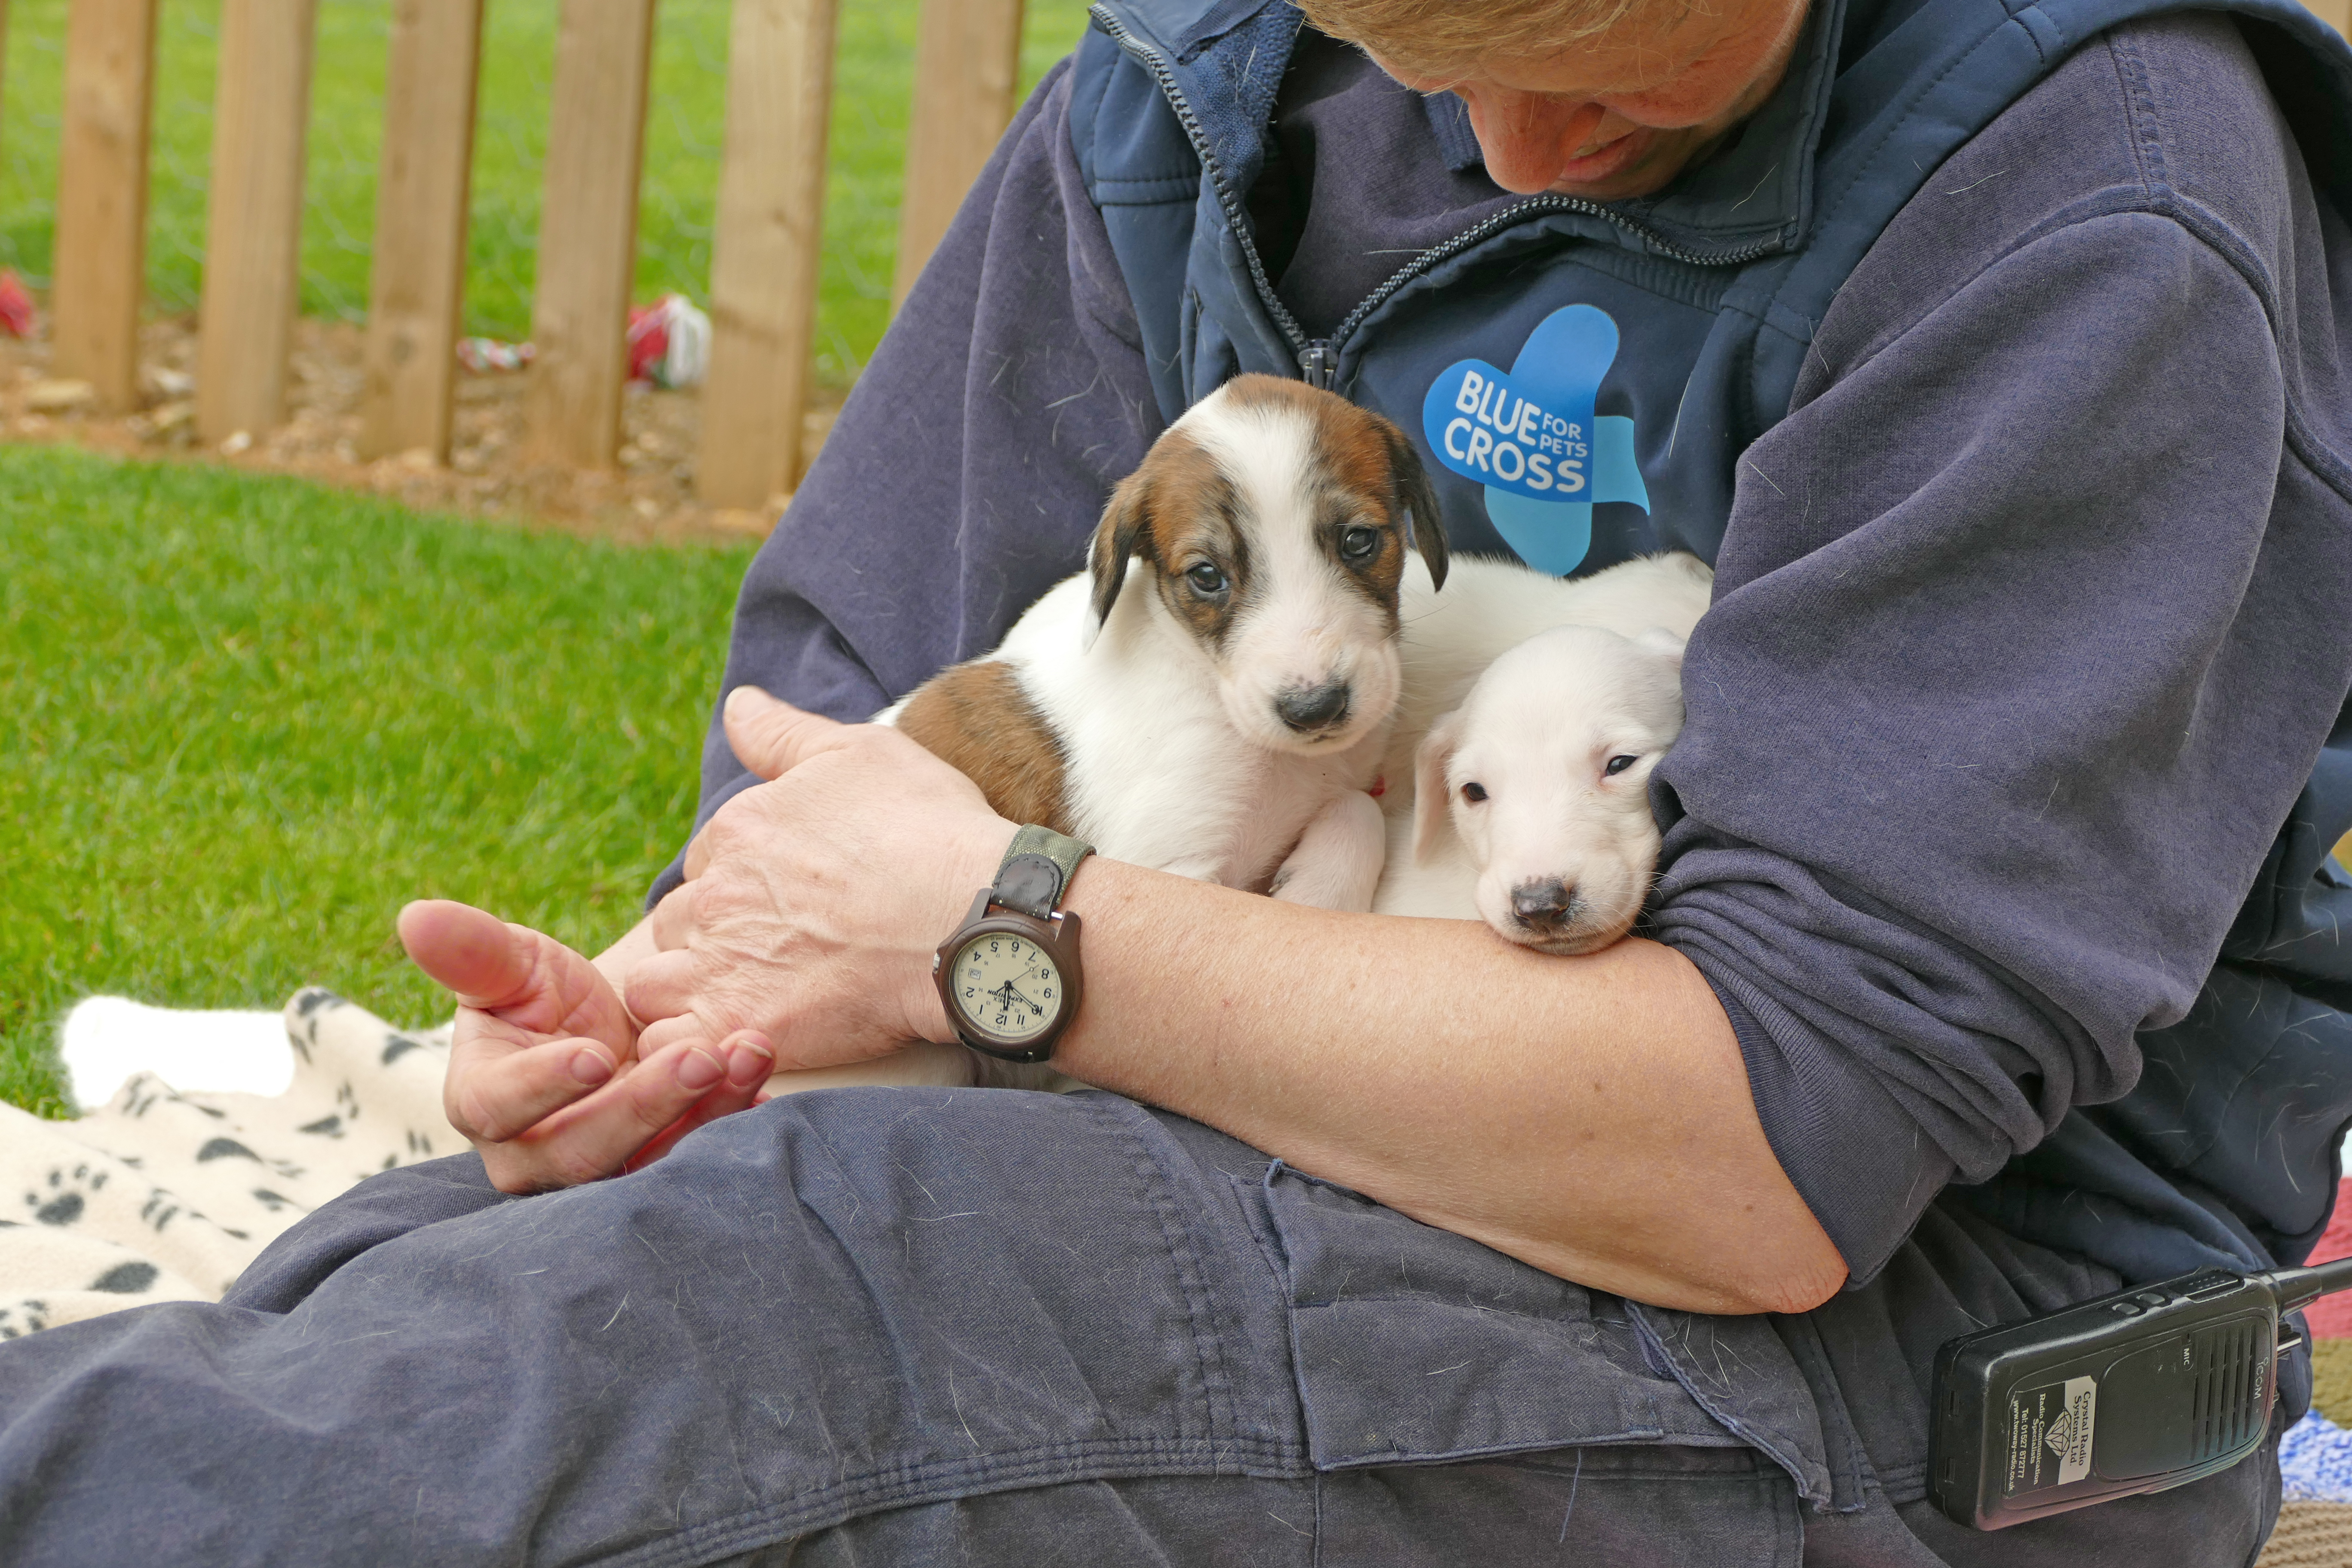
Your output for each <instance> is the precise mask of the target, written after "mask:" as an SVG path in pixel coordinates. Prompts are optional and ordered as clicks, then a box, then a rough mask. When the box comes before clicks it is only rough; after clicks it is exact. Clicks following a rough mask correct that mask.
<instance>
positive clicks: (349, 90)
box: [0, 0, 1086, 386]
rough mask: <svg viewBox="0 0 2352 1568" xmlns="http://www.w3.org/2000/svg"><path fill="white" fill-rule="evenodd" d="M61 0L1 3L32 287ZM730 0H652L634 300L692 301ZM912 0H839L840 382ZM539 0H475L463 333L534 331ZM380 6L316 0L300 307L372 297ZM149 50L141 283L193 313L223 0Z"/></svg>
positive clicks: (1055, 9)
mask: <svg viewBox="0 0 2352 1568" xmlns="http://www.w3.org/2000/svg"><path fill="white" fill-rule="evenodd" d="M67 5H68V0H14V3H13V4H10V5H6V6H5V7H0V13H5V17H6V26H7V32H8V37H7V71H6V81H5V91H0V266H8V267H14V268H17V269H18V270H19V271H21V272H24V273H25V274H26V275H27V276H28V277H30V278H31V279H34V280H35V281H36V283H37V284H45V283H46V282H47V277H48V272H49V247H50V238H51V231H52V228H53V226H54V223H55V218H56V213H57V184H58V169H57V160H58V107H59V103H60V100H61V97H62V89H63V77H64V39H65V16H66V9H67ZM918 5H919V0H849V3H846V4H845V5H843V6H842V8H841V43H840V48H839V51H838V55H837V63H836V67H835V98H834V114H833V135H832V174H831V183H830V185H829V187H828V190H827V193H826V199H825V233H824V279H823V283H822V292H821V295H820V300H819V305H818V353H817V361H818V363H817V372H818V374H819V376H820V378H821V379H822V380H824V382H826V383H827V384H832V385H835V386H845V385H846V384H848V382H849V381H850V380H851V379H852V378H853V377H854V376H855V375H856V372H857V369H858V367H859V366H861V365H863V364H864V363H866V358H867V357H868V356H869V355H870V354H871V353H873V350H874V345H875V343H876V342H877V341H878V340H879V339H880V337H881V335H882V329H883V327H884V325H885V324H886V323H887V319H888V315H889V299H890V277H891V268H892V264H893V259H894V257H895V255H896V252H897V240H898V173H899V163H900V160H901V159H902V157H903V156H904V152H905V144H906V136H907V113H908V89H909V87H910V86H911V83H912V79H913V69H914V66H913V54H914V41H915V15H916V11H917V8H918ZM729 8H730V0H662V3H661V5H660V6H659V8H658V10H657V12H656V28H657V34H658V39H657V45H656V58H655V62H654V81H653V90H652V95H651V102H650V106H649V111H648V114H647V120H646V174H645V183H644V185H643V187H642V189H643V196H642V200H641V212H642V216H641V219H640V226H639V227H640V237H639V243H638V262H637V281H638V289H639V293H640V296H641V297H643V298H648V299H649V298H651V297H652V296H654V295H655V294H657V293H659V292H661V291H663V290H665V289H676V290H677V291H679V292H681V293H684V294H688V295H690V296H692V297H693V298H695V299H696V300H701V301H703V302H705V303H707V302H708V301H709V291H710V290H709V279H710V222H711V209H712V203H713V198H714V196H715V195H716V193H717V186H718V179H719V142H720V139H721V132H722V128H723V125H724V122H725V111H726V79H727V17H728V12H729ZM556 9H557V7H556V0H490V5H489V9H488V22H487V25H486V26H485V37H484V45H483V67H482V88H481V104H480V110H479V113H478V122H477V128H476V136H475V161H474V213H473V225H472V237H471V243H470V247H469V249H470V257H469V261H468V268H467V299H466V315H467V329H468V330H469V331H478V332H486V333H489V334H492V335H494V336H498V337H507V338H519V337H521V336H523V335H524V334H525V332H526V331H528V330H529V327H530V291H531V278H532V274H533V270H534V254H535V253H534V247H535V242H536V238H537V235H538V229H539V198H540V171H541V163H542V160H543V157H544V153H545V148H546V144H547V109H548V83H549V78H550V75H551V70H552V67H553V63H554V58H555V16H556ZM391 10H392V0H325V4H323V5H320V7H319V42H318V63H317V66H316V68H315V73H314V76H313V81H312V88H311V121H310V175H309V184H308V187H307V189H308V196H309V206H308V213H307V216H306V218H305V222H304V228H303V237H302V272H303V278H302V294H303V298H302V308H303V310H305V311H308V312H310V313H312V314H320V315H331V316H343V317H349V318H352V319H357V318H359V317H361V316H362V315H363V314H364V313H365V310H366V305H367V289H368V250H369V237H370V235H371V233H372V232H373V227H374V221H375V171H376V154H377V150H378V146H379V143H380V139H381V134H382V130H383V123H382V122H383V62H384V40H385V37H386V32H387V29H388V27H389V25H390V16H391ZM162 14H163V36H162V43H161V45H160V47H159V50H158V67H157V69H158V85H157V89H156V100H155V145H154V165H153V174H152V195H151V197H150V225H151V226H150V231H149V236H148V286H149V289H150V292H151V294H152V298H153V300H154V302H155V304H156V306H157V307H158V308H159V309H162V310H193V309H194V307H195V303H196V299H197V294H198V291H199V289H200V286H201V283H202V278H203V257H204V241H205V181H206V178H207V175H208V172H209V169H210V157H211V135H212V113H213V61H214V54H215V44H216V42H217V39H218V36H219V16H220V0H169V4H167V5H164V6H163V13H162ZM1085 25H1086V6H1085V5H1084V3H1083V0H1031V3H1030V5H1029V7H1028V17H1027V23H1026V26H1025V30H1024V44H1023V49H1022V90H1023V91H1024V92H1026V91H1027V90H1028V89H1029V87H1030V86H1031V85H1033V84H1034V82H1035V81H1036V79H1037V78H1038V77H1039V76H1040V75H1042V74H1043V73H1044V71H1045V68H1046V67H1047V66H1049V65H1051V64H1052V63H1053V62H1054V61H1055V60H1056V59H1058V58H1061V57H1062V56H1063V55H1064V54H1066V53H1067V52H1068V51H1069V49H1070V48H1071V47H1072V46H1073V45H1075V44H1076V42H1077V38H1078V35H1079V33H1080V31H1081V30H1082V29H1083V28H1084V26H1085Z"/></svg>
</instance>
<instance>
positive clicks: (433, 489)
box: [0, 316, 840, 542]
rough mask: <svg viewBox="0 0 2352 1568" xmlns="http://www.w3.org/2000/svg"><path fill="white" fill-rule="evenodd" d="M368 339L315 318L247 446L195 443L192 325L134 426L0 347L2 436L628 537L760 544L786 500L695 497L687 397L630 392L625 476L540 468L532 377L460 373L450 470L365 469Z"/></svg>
mask: <svg viewBox="0 0 2352 1568" xmlns="http://www.w3.org/2000/svg"><path fill="white" fill-rule="evenodd" d="M361 342H362V329H361V327H360V326H359V325H358V324H357V323H355V322H349V321H316V320H310V319H307V318H306V319H305V320H304V321H301V322H300V323H299V326H298V327H297V329H296V331H295V343H294V353H293V363H292V366H291V371H292V374H291V377H290V381H289V388H288V402H289V405H290V406H289V419H288V422H287V423H286V424H285V425H284V426H280V427H279V428H278V429H276V430H271V431H264V432H256V433H255V434H254V435H253V436H252V437H249V438H247V439H243V440H240V439H238V438H237V437H231V438H230V439H229V440H228V441H226V442H225V443H222V444H221V445H218V446H205V445H200V444H199V443H198V441H197V439H196V432H195V402H194V392H195V370H196V332H195V321H194V317H193V316H178V317H166V318H163V319H159V320H156V321H150V322H148V323H147V324H146V325H145V326H144V327H143V328H142V330H141V334H140V384H141V395H142V407H141V408H140V409H138V410H137V411H136V412H134V413H131V414H126V415H109V414H102V413H100V412H98V411H97V410H96V409H95V408H94V406H93V404H92V399H91V397H90V395H89V387H88V385H87V384H83V383H79V382H68V381H60V380H58V379H57V378H55V377H53V376H52V375H51V374H50V369H49V347H48V344H47V342H45V341H43V340H41V339H38V338H35V339H24V340H19V339H13V338H5V337H0V441H5V442H10V443H17V444H23V443H47V442H65V443H71V444H74V445H78V446H81V447H88V448H89V449H91V450H93V451H100V452H110V453H115V454H118V455H121V456H124V457H136V458H162V459H170V460H180V461H188V462H206V463H215V464H220V465H224V466H226V467H229V468H239V469H247V470H254V471H262V472H268V473H281V474H299V475H300V476H302V477H303V478H305V479H315V480H318V481H320V482H321V483H324V484H329V485H333V486H336V487H338V488H340V489H351V490H361V491H365V492H368V493H371V494H374V495H381V496H385V497H388V498H390V499H392V500H397V501H400V502H401V503H403V504H404V505H406V506H411V507H416V508H419V509H423V510H436V511H453V512H457V513H460V514H462V515H467V516H475V517H484V518H502V519H509V520H517V521H523V522H526V523H531V524H537V525H541V526H546V527H551V528H555V529H560V530H562V531H566V532H571V533H576V534H580V535H583V536H586V537H591V538H599V539H614V540H621V541H627V542H679V541H688V540H712V539H729V538H733V539H740V538H744V537H747V536H748V537H753V538H761V537H765V536H766V534H767V533H768V531H769V530H770V529H771V528H772V526H773V525H774V522H775V516H776V513H777V512H778V511H779V510H782V502H783V501H784V500H786V499H788V498H786V497H782V496H779V497H777V498H776V499H775V503H774V504H773V505H772V506H770V507H767V508H762V509H761V510H756V511H744V510H725V509H719V508H713V507H707V506H704V505H702V504H701V503H700V502H699V501H698V500H695V498H694V455H695V448H696V446H697V444H698V440H699V438H700V433H701V407H700V402H699V395H698V393H696V392H695V391H693V390H690V389H688V390H683V391H666V390H662V389H658V388H655V387H650V386H646V385H643V384H635V383H632V384H631V385H630V387H629V389H628V393H627V395H626V396H625V398H624V399H623V401H622V412H621V427H622V442H621V452H620V466H619V468H616V469H614V470H613V471H612V472H609V473H591V472H583V471H581V470H578V469H573V468H557V467H551V466H548V465H544V464H533V463H530V462H529V461H527V460H526V458H525V457H524V452H525V440H524V429H523V387H524V383H525V379H526V377H527V375H528V374H529V373H528V372H495V371H494V372H488V373H484V374H472V373H469V372H467V371H464V370H462V369H461V370H460V371H459V372H458V373H457V422H456V423H457V428H456V437H455V440H454V441H453V442H452V448H451V453H450V462H449V466H448V467H446V468H442V467H440V466H438V465H437V464H436V463H434V462H433V461H432V460H431V458H430V456H429V455H428V454H426V453H425V452H422V451H419V452H411V453H406V454H403V455H400V456H396V457H389V458H379V459H377V460H376V461H373V462H362V461H361V460H360V458H359V435H360V413H359V401H360V390H361V386H362V371H361V368H360V352H361ZM818 396H819V398H820V399H821V403H820V405H819V406H818V407H816V408H814V409H812V410H811V412H810V413H809V415H808V416H807V421H806V426H805V435H804V438H803V444H802V445H803V452H802V463H803V471H805V468H806V464H807V462H808V460H809V459H810V458H813V457H814V455H815V451H816V447H817V446H818V444H819V443H820V442H821V441H823V440H824V434H825V432H826V431H827V430H828V429H830V428H831V427H832V424H833V417H834V415H835V412H836V411H837V410H838V408H839V405H840V394H839V393H838V392H835V391H829V390H822V389H821V390H820V392H819V394H818Z"/></svg>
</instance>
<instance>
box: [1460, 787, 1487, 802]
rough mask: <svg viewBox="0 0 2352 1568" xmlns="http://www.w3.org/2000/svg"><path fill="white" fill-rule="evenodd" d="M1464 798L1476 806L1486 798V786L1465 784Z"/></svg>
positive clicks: (1463, 788)
mask: <svg viewBox="0 0 2352 1568" xmlns="http://www.w3.org/2000/svg"><path fill="white" fill-rule="evenodd" d="M1462 798H1463V799H1464V800H1466V801H1468V802H1469V803H1470V804H1471V805H1477V804H1478V803H1479V802H1480V801H1482V800H1484V799H1486V785H1485V784H1464V785H1463V786H1462Z"/></svg>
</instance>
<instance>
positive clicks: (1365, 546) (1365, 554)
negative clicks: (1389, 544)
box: [1339, 528, 1381, 561]
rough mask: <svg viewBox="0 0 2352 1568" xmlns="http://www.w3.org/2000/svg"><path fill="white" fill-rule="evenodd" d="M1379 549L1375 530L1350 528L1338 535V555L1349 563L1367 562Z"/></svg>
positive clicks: (1377, 535) (1377, 534) (1379, 542)
mask: <svg viewBox="0 0 2352 1568" xmlns="http://www.w3.org/2000/svg"><path fill="white" fill-rule="evenodd" d="M1380 547H1381V534H1380V530H1378V529H1376V528H1351V529H1349V530H1348V531H1346V532H1344V533H1342V534H1340V535H1339V554H1340V555H1341V557H1342V558H1344V559H1346V560H1349V561H1369V560H1370V559H1371V557H1372V555H1373V553H1374V552H1376V551H1378V550H1379V549H1380Z"/></svg>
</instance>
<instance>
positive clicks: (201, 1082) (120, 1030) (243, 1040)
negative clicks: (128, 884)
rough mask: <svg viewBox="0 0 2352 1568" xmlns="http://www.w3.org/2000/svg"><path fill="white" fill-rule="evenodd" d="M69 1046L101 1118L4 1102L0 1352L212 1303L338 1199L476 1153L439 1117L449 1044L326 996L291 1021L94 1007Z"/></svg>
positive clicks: (307, 1003) (101, 1001)
mask: <svg viewBox="0 0 2352 1568" xmlns="http://www.w3.org/2000/svg"><path fill="white" fill-rule="evenodd" d="M63 1048H64V1054H65V1057H66V1063H67V1068H68V1073H69V1074H70V1075H71V1078H72V1080H73V1089H74V1095H75V1099H76V1100H78V1101H79V1102H80V1103H82V1104H83V1105H84V1106H85V1107H89V1106H91V1105H93V1104H94V1103H96V1102H98V1101H100V1100H102V1101H103V1103H96V1108H95V1109H91V1110H88V1113H87V1114H85V1115H84V1116H82V1117H81V1119H80V1120H79V1121H42V1120H41V1119H39V1118H38V1117H36V1116H33V1115H31V1114H29V1113H27V1112H26V1111H23V1110H17V1109H16V1107H14V1106H5V1105H0V1339H15V1338H16V1337H17V1336H18V1335H21V1334H26V1333H31V1332H33V1331H36V1330H39V1329H47V1328H54V1327H56V1326H58V1324H61V1323H71V1322H77V1321H80V1320H81V1319H84V1318H94V1317H96V1316H98V1315H99V1314H100V1313H101V1312H113V1311H120V1310H122V1309H123V1308H125V1307H137V1306H143V1305H145V1304H146V1303H148V1302H150V1301H172V1300H218V1299H219V1297H220V1295H221V1294H222V1292H224V1291H226V1289H228V1288H229V1286H230V1285H232V1284H234V1283H235V1282H236V1277H237V1276H238V1275H239V1274H241V1273H243V1272H244V1271H245V1268H246V1266H247V1264H249V1263H251V1262H252V1261H253V1260H254V1258H256V1257H257V1256H259V1254H260V1252H261V1249H262V1248H263V1247H267V1246H268V1245H269V1243H270V1242H271V1241H272V1240H274V1239H276V1237H278V1234H279V1233H280V1232H281V1231H283V1230H285V1229H286V1228H287V1227H288V1226H291V1225H292V1224H293V1223H294V1222H295V1221H296V1220H298V1219H299V1218H301V1217H302V1215H306V1214H308V1213H310V1210H312V1209H314V1208H317V1207H318V1206H319V1205H321V1204H323V1203H325V1202H327V1201H328V1200H329V1199H330V1198H332V1197H335V1196H337V1195H338V1194H342V1193H345V1192H348V1191H349V1190H350V1189H351V1188H352V1187H353V1186H355V1185H357V1184H359V1183H360V1182H361V1181H362V1180H363V1179H364V1178H366V1177H368V1176H372V1175H373V1174H374V1173H376V1172H378V1171H388V1170H391V1169H392V1168H393V1167H394V1166H395V1165H406V1164H413V1163H415V1162H417V1161H420V1160H430V1159H435V1158H437V1157H438V1156H440V1155H443V1154H454V1153H456V1152H458V1151H460V1150H462V1149H464V1148H465V1147H466V1141H465V1140H464V1139H463V1138H460V1137H459V1136H458V1135H457V1132H456V1131H454V1130H453V1129H452V1128H451V1127H450V1125H449V1123H448V1121H447V1119H446V1117H444V1116H443V1115H442V1113H441V1079H442V1074H443V1071H444V1069H445V1068H446V1067H447V1065H448V1039H447V1031H446V1028H445V1029H440V1030H435V1031H432V1032H430V1033H418V1032H413V1031H407V1030H401V1029H395V1028H393V1027H392V1026H389V1025H387V1024H385V1023H384V1022H383V1020H382V1019H381V1018H378V1017H376V1016H374V1015H373V1014H371V1013H369V1012H367V1011H366V1010H365V1009H364V1008H361V1007H356V1006H353V1005H352V1004H350V1003H348V1002H346V1001H344V1000H343V999H342V998H341V997H340V996H337V995H335V994H332V993H331V992H327V991H320V990H305V991H301V992H299V993H297V994H296V995H295V997H294V999H293V1000H292V1001H291V1002H289V1003H288V1004H287V1005H286V1011H285V1015H284V1016H283V1018H282V1020H281V1019H280V1018H279V1017H278V1016H277V1015H274V1014H268V1013H179V1012H170V1011H167V1010H165V1009H163V1008H154V1007H142V1006H140V1005H137V1004H135V1003H129V1002H124V1001H121V999H119V998H113V997H98V998H93V999H92V1000H90V1001H89V1002H86V1003H84V1004H82V1005H81V1006H79V1007H78V1008H77V1009H76V1010H75V1011H74V1013H73V1015H72V1016H70V1017H68V1020H67V1024H66V1029H65V1035H64V1040H63ZM126 1075H128V1076H127V1078H126ZM118 1085H119V1086H120V1087H119V1088H118V1087H116V1086H118Z"/></svg>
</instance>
